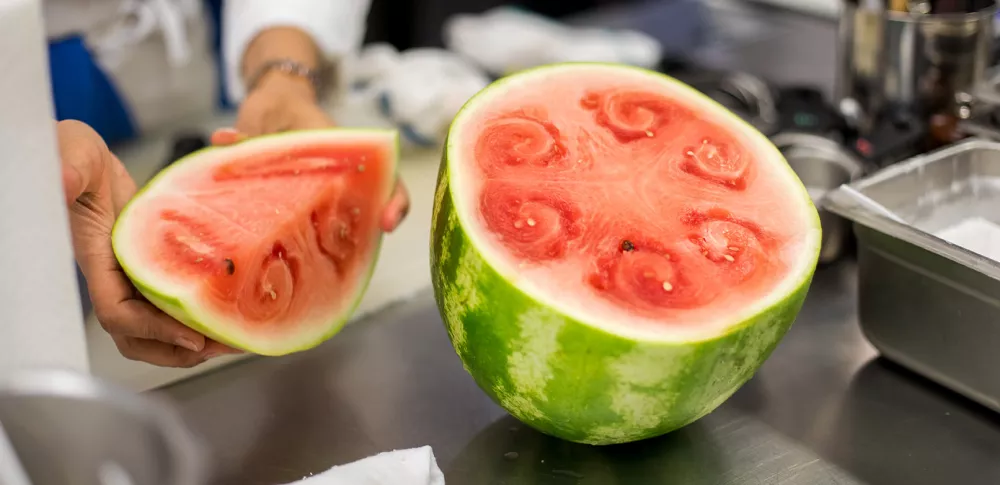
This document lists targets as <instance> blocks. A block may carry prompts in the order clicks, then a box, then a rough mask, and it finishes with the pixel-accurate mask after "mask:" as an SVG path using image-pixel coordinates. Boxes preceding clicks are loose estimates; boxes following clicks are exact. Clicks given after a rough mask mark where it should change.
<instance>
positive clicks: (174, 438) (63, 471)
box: [0, 371, 205, 485]
mask: <svg viewBox="0 0 1000 485" xmlns="http://www.w3.org/2000/svg"><path fill="white" fill-rule="evenodd" d="M0 422H2V423H3V427H4V430H5V431H6V434H7V437H8V438H9V441H10V443H11V445H12V447H13V449H14V452H15V453H16V455H17V457H18V459H19V460H20V462H21V464H22V465H23V468H24V470H25V472H26V474H27V475H28V478H29V479H30V481H31V483H32V484H36V485H42V484H44V485H133V484H134V485H139V484H142V485H201V484H203V483H205V481H204V480H205V475H204V467H203V463H204V459H203V454H202V450H201V449H200V448H201V447H200V446H198V443H197V442H196V441H195V440H194V438H193V437H192V436H191V435H189V434H188V432H187V430H186V428H185V426H184V424H183V422H181V420H180V418H179V417H178V416H177V415H176V414H175V413H174V412H173V410H172V409H171V408H170V407H168V406H166V404H165V403H162V402H160V401H159V400H156V399H153V398H151V397H150V396H146V395H137V394H133V393H130V392H128V391H125V390H122V389H118V388H116V387H112V386H109V385H106V384H104V383H102V382H100V381H98V380H95V379H94V378H92V377H89V376H86V375H81V374H75V373H70V372H64V371H44V372H27V373H19V374H16V375H14V376H12V377H10V378H7V379H4V380H2V381H0Z"/></svg>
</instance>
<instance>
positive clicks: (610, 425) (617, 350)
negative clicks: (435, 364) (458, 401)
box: [430, 63, 821, 445]
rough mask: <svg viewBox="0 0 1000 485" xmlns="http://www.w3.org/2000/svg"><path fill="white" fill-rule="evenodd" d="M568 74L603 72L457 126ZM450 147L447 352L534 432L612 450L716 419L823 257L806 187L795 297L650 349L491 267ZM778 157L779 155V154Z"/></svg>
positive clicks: (444, 269) (433, 256) (436, 242)
mask: <svg viewBox="0 0 1000 485" xmlns="http://www.w3.org/2000/svg"><path fill="white" fill-rule="evenodd" d="M565 65H590V66H601V65H604V64H602V63H564V64H557V65H549V66H543V67H538V68H533V69H528V70H525V71H521V72H520V73H518V74H517V75H514V76H511V77H508V78H503V79H501V80H498V81H496V82H494V84H493V85H492V86H490V87H488V88H486V89H485V90H483V91H481V92H480V93H479V94H477V95H476V96H474V97H473V98H471V99H470V100H469V101H468V102H467V103H466V104H465V106H463V108H462V110H461V111H460V112H459V114H458V116H456V120H460V119H461V117H462V114H463V113H464V112H466V111H468V110H472V109H474V108H475V106H476V104H477V101H478V99H479V97H480V96H482V95H483V94H484V93H486V92H488V91H491V90H496V89H504V84H505V83H506V82H508V80H510V79H512V78H518V77H520V76H521V75H524V74H526V73H528V72H532V71H537V70H548V69H559V68H560V66H565ZM612 66H613V67H616V68H625V69H638V70H640V71H642V72H644V73H646V74H647V75H651V76H660V77H661V78H662V79H663V80H665V81H666V82H668V83H673V84H674V85H675V87H678V88H681V91H682V92H686V93H687V96H690V97H692V98H695V97H700V98H702V99H703V100H706V101H708V102H710V103H715V101H713V100H711V99H710V98H707V97H706V96H704V95H703V94H701V93H700V92H698V91H695V90H694V89H693V88H690V87H688V86H686V85H683V84H681V83H680V82H679V81H677V80H675V79H673V78H670V77H669V76H666V75H663V74H660V73H655V72H651V71H646V70H643V69H639V68H632V67H628V66H621V65H612ZM715 104H716V105H717V103H715ZM720 108H721V106H720ZM726 112H727V113H729V112H728V111H726ZM722 122H723V123H725V124H726V125H727V126H736V125H739V124H742V125H741V126H742V127H743V129H745V130H746V132H747V133H753V134H755V135H756V136H760V137H761V138H764V137H763V135H761V134H760V133H759V132H758V131H757V130H756V129H754V128H753V127H752V126H750V125H749V124H748V123H746V122H744V121H743V120H742V119H740V118H739V117H737V116H736V115H735V114H731V113H730V117H729V118H728V119H724V120H722ZM452 126H453V127H454V126H456V124H454V123H453V125H452ZM449 138H450V134H449ZM768 144H770V142H768ZM771 146H772V147H773V145H771ZM453 149H454V145H453V144H452V143H451V141H450V140H449V141H448V142H446V149H445V151H444V154H443V157H442V163H441V167H440V170H439V173H438V184H437V190H436V193H435V200H434V209H433V218H432V223H431V225H432V228H431V243H430V248H431V251H430V260H431V281H432V286H433V288H434V297H435V300H436V303H437V305H438V307H439V309H440V310H441V314H442V317H443V320H444V323H445V326H446V328H447V333H448V336H449V339H450V340H451V343H452V346H453V347H454V349H455V352H456V353H457V354H458V356H459V358H460V360H461V361H462V364H463V366H464V367H465V369H466V371H467V372H468V373H469V374H471V376H472V377H473V379H474V380H475V382H476V384H477V385H478V386H479V387H480V388H481V389H483V390H484V391H485V392H486V393H487V394H488V395H489V396H490V398H491V399H493V400H494V402H496V403H497V404H499V405H500V406H501V407H503V408H504V409H505V410H507V411H508V412H509V413H510V414H511V415H513V416H514V417H516V418H518V419H519V420H521V421H522V422H524V423H526V424H528V425H530V426H532V427H533V428H535V429H538V430H539V431H542V432H544V433H546V434H549V435H552V436H556V437H559V438H562V439H565V440H568V441H573V442H578V443H585V444H592V445H608V444H617V443H625V442H631V441H637V440H642V439H646V438H651V437H655V436H659V435H662V434H664V433H668V432H670V431H672V430H676V429H678V428H681V427H683V426H686V425H688V424H690V423H692V422H694V421H696V420H698V419H699V418H701V417H702V416H704V415H706V414H708V413H710V412H712V411H713V410H715V409H716V408H717V407H718V406H719V405H721V404H722V403H723V402H725V401H726V400H727V399H728V398H729V397H730V396H731V395H732V394H733V393H735V392H736V391H737V390H738V389H739V388H740V387H741V386H742V385H743V384H745V383H746V382H747V381H748V380H749V379H750V378H751V377H752V376H753V375H754V374H755V373H756V371H757V369H759V368H760V366H761V365H762V364H763V362H764V361H765V360H766V359H767V358H768V357H769V356H770V354H771V353H772V351H773V350H774V348H775V347H776V346H777V345H778V343H779V342H780V340H781V339H782V337H783V336H784V335H785V333H786V332H787V331H788V329H789V328H790V327H791V325H792V323H793V322H794V320H795V318H796V316H797V315H798V312H799V311H800V309H801V307H802V305H803V302H804V300H805V297H806V294H807V293H808V290H809V287H810V285H811V282H812V277H813V274H814V273H815V268H816V264H815V263H816V262H818V260H819V249H820V247H819V240H820V238H819V234H820V233H819V231H821V229H820V223H819V214H818V213H817V212H816V211H815V206H814V205H813V203H812V201H811V199H810V197H809V195H808V193H807V192H806V190H805V187H804V186H802V185H801V183H800V184H799V187H800V188H801V195H802V203H803V204H808V206H809V207H812V209H813V210H812V212H813V213H814V217H813V218H812V227H808V228H805V229H804V230H814V231H817V232H816V237H815V238H813V247H811V248H810V247H806V248H804V249H803V251H808V252H809V253H811V254H810V255H809V256H810V257H811V258H812V260H813V263H812V264H810V265H809V266H808V267H806V268H805V269H803V271H802V273H800V274H799V275H798V279H797V282H796V283H795V286H794V288H793V289H792V290H791V291H790V292H789V293H787V294H786V295H784V296H783V297H781V298H776V299H774V301H773V302H772V303H771V304H770V305H768V306H767V307H766V308H764V309H763V310H761V311H759V312H758V313H756V314H754V315H751V316H749V317H747V318H745V319H744V320H742V321H740V322H734V324H733V325H732V326H730V327H728V328H727V329H725V331H723V332H720V333H718V334H716V335H714V336H711V337H707V338H698V339H691V340H687V341H662V340H643V339H638V338H631V337H626V336H621V335H615V334H612V333H609V332H608V331H606V330H604V329H602V328H600V327H598V326H596V325H594V324H592V323H588V322H585V321H581V320H577V319H574V318H572V317H570V316H568V315H566V314H564V313H562V312H560V311H558V310H557V309H555V308H553V307H551V306H548V305H546V304H545V303H543V302H541V301H539V300H538V299H536V298H535V297H533V296H532V295H530V294H527V293H526V292H525V291H523V290H521V289H520V288H518V287H517V286H516V285H515V284H514V283H512V282H511V281H509V280H508V279H507V278H505V277H504V276H503V275H502V274H500V273H499V272H498V271H497V270H496V269H495V268H494V267H493V266H492V265H491V264H490V263H489V262H488V261H486V260H485V258H484V256H483V254H482V253H481V252H480V251H479V250H478V249H477V248H476V245H475V244H474V243H473V242H472V240H470V238H469V236H468V234H467V231H466V229H465V228H464V225H463V222H462V221H460V220H459V213H458V212H457V210H456V208H455V199H454V195H453V193H452V186H451V184H450V175H449V159H450V157H449V153H450V152H451V151H452V150H453ZM774 156H775V157H776V158H777V157H781V155H780V152H778V151H777V150H776V149H775V151H774ZM779 159H780V158H779ZM787 169H788V170H789V171H791V168H790V167H787ZM792 173H794V172H792ZM795 180H797V178H796V179H795Z"/></svg>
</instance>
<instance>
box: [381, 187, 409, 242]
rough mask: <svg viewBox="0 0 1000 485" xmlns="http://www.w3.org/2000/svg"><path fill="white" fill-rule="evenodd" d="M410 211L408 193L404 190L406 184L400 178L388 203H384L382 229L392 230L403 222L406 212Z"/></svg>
mask: <svg viewBox="0 0 1000 485" xmlns="http://www.w3.org/2000/svg"><path fill="white" fill-rule="evenodd" d="M409 212H410V195H409V192H408V191H407V190H406V185H405V184H404V183H403V181H402V180H398V181H397V182H396V189H395V190H394V191H393V194H392V198H390V199H389V203H388V204H387V205H386V207H385V210H384V211H383V212H382V222H381V226H382V230H383V231H385V232H392V231H394V230H395V229H396V228H397V227H399V224H400V223H401V222H403V219H404V218H406V214H408V213H409Z"/></svg>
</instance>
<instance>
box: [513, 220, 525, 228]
mask: <svg viewBox="0 0 1000 485" xmlns="http://www.w3.org/2000/svg"><path fill="white" fill-rule="evenodd" d="M514 227H515V228H517V229H520V228H522V227H524V223H523V222H521V221H514Z"/></svg>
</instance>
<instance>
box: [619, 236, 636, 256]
mask: <svg viewBox="0 0 1000 485" xmlns="http://www.w3.org/2000/svg"><path fill="white" fill-rule="evenodd" d="M633 249H635V244H632V241H629V240H628V239H626V240H624V241H622V251H625V252H626V253H627V252H631V251H632V250H633Z"/></svg>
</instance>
